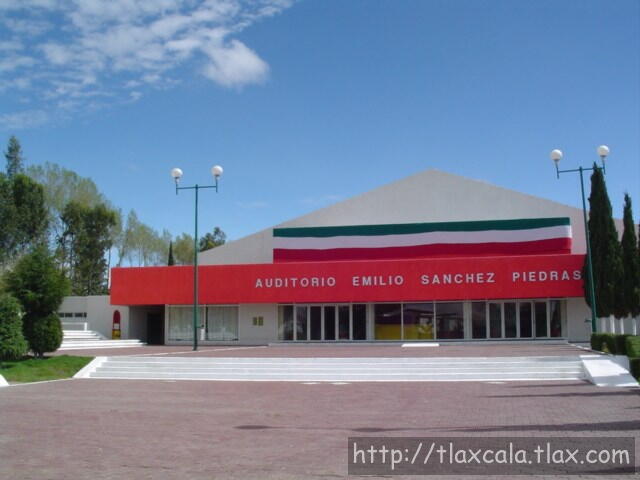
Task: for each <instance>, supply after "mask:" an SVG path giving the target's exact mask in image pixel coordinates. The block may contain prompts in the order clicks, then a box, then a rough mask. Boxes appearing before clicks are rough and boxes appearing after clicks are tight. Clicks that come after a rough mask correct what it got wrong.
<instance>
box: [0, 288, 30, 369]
mask: <svg viewBox="0 0 640 480" xmlns="http://www.w3.org/2000/svg"><path fill="white" fill-rule="evenodd" d="M25 353H27V341H26V340H25V339H24V336H23V335H22V309H21V308H20V302H18V300H16V299H15V298H13V297H12V296H11V295H7V294H4V295H2V296H0V360H18V359H20V358H21V357H22V356H23V355H24V354H25Z"/></svg>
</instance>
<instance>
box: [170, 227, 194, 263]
mask: <svg viewBox="0 0 640 480" xmlns="http://www.w3.org/2000/svg"><path fill="white" fill-rule="evenodd" d="M173 254H174V255H175V257H176V262H177V263H178V264H179V265H193V237H192V236H191V235H189V234H188V233H183V234H182V235H178V237H176V239H175V241H174V242H173Z"/></svg>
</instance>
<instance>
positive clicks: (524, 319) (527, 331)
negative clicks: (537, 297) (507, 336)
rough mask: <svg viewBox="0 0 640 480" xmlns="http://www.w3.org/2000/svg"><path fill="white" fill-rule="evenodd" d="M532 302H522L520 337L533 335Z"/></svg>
mask: <svg viewBox="0 0 640 480" xmlns="http://www.w3.org/2000/svg"><path fill="white" fill-rule="evenodd" d="M532 314H533V311H532V310H531V302H523V303H521V304H520V337H521V338H530V337H532V336H533V331H532V329H531V316H532Z"/></svg>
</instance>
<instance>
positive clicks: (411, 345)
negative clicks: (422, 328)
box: [402, 342, 440, 347]
mask: <svg viewBox="0 0 640 480" xmlns="http://www.w3.org/2000/svg"><path fill="white" fill-rule="evenodd" d="M402 346H403V347H439V346H440V344H439V343H434V342H417V343H403V344H402Z"/></svg>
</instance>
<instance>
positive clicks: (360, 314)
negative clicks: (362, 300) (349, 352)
mask: <svg viewBox="0 0 640 480" xmlns="http://www.w3.org/2000/svg"><path fill="white" fill-rule="evenodd" d="M351 308H352V309H353V319H352V321H353V339H354V340H366V339H367V306H366V305H364V304H356V305H352V306H351Z"/></svg>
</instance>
